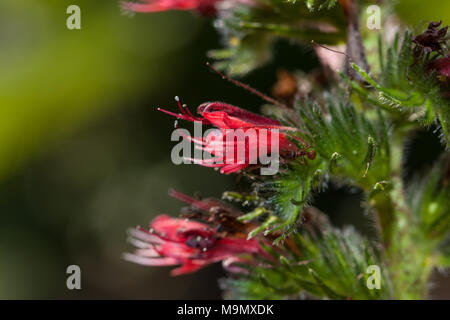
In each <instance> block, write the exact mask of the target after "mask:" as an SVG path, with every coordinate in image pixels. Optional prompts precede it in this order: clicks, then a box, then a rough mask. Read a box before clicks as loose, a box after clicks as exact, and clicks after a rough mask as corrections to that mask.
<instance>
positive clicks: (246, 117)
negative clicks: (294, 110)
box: [159, 97, 315, 174]
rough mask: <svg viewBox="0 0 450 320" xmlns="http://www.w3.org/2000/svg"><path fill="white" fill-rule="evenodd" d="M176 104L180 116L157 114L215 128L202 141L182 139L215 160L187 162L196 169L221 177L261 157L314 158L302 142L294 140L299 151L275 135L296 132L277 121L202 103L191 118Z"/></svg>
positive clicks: (233, 107)
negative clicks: (209, 169)
mask: <svg viewBox="0 0 450 320" xmlns="http://www.w3.org/2000/svg"><path fill="white" fill-rule="evenodd" d="M177 102H178V106H179V109H180V112H181V113H180V114H176V113H173V112H170V111H167V110H163V109H159V110H160V111H162V112H164V113H167V114H169V115H172V116H174V117H177V118H178V119H183V120H188V121H193V122H199V123H201V124H204V125H209V126H213V127H215V128H217V129H214V130H212V131H211V132H210V133H209V134H208V135H207V136H206V138H204V139H201V138H198V137H190V136H189V137H186V138H187V139H189V140H191V141H192V142H194V143H196V144H197V148H199V149H201V150H204V151H206V152H208V153H210V154H212V155H213V156H215V157H214V158H210V159H206V160H200V159H190V160H193V161H194V163H197V164H199V165H202V166H205V167H216V168H217V167H220V172H221V173H222V174H228V173H234V172H238V171H241V170H242V169H245V168H247V167H249V166H252V165H255V164H258V157H259V156H261V155H262V154H270V155H271V157H278V156H280V157H282V158H284V159H292V158H295V157H298V156H303V155H306V156H308V157H309V158H310V159H314V157H315V153H314V151H311V150H310V151H307V150H304V149H306V148H309V146H308V145H307V144H306V142H304V141H303V140H302V139H300V138H298V137H294V139H297V140H299V141H300V143H301V144H302V145H303V147H304V148H303V149H300V148H299V147H298V146H297V145H296V144H295V143H293V142H292V141H291V140H289V139H288V137H287V136H286V134H285V133H282V132H281V133H280V132H279V131H297V130H298V129H296V128H292V127H286V126H282V125H281V124H280V122H279V121H277V120H274V119H271V118H267V117H264V116H261V115H258V114H255V113H252V112H250V111H247V110H244V109H241V108H238V107H235V106H232V105H229V104H226V103H223V102H207V103H203V104H202V105H200V106H199V107H198V109H197V113H198V114H200V115H201V117H195V116H194V115H192V113H191V112H190V111H189V109H188V108H187V107H185V106H182V105H181V103H180V101H179V99H178V97H177ZM239 133H241V135H239ZM239 137H240V138H239ZM235 138H237V139H235ZM230 151H231V152H230Z"/></svg>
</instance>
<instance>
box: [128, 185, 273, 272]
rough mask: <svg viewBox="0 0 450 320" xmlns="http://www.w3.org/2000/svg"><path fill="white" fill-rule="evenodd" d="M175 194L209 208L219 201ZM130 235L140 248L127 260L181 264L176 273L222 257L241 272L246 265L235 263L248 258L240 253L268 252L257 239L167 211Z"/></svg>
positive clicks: (226, 264)
mask: <svg viewBox="0 0 450 320" xmlns="http://www.w3.org/2000/svg"><path fill="white" fill-rule="evenodd" d="M172 195H173V196H174V197H177V198H179V199H182V200H184V201H187V202H188V203H190V204H192V205H193V206H194V207H196V208H197V209H200V210H203V211H209V210H211V209H212V208H213V206H214V205H217V204H218V203H219V202H218V201H216V202H210V201H199V200H196V199H193V198H191V197H189V196H186V195H183V194H180V193H178V192H172ZM131 236H132V239H131V240H130V241H131V242H132V243H133V244H134V245H135V246H136V247H137V248H138V249H136V252H135V253H134V254H126V255H125V256H124V258H125V259H126V260H129V261H132V262H135V263H138V264H143V265H148V266H174V265H181V266H180V267H178V268H176V269H173V270H172V271H171V275H173V276H176V275H181V274H186V273H191V272H194V271H197V270H198V269H200V268H202V267H204V266H206V265H209V264H211V263H214V262H217V261H223V265H224V267H225V268H226V269H227V270H229V271H231V272H242V271H243V269H242V268H239V267H237V266H235V265H234V263H236V262H246V261H248V260H245V259H244V258H241V257H240V255H242V254H259V255H264V256H266V257H267V255H268V254H267V253H266V252H265V251H264V250H262V249H261V247H260V245H259V243H258V241H257V240H254V239H251V240H247V239H246V238H243V237H240V236H238V235H237V234H236V235H231V234H224V233H219V232H218V231H217V230H216V229H215V228H214V227H212V226H211V225H209V224H205V223H201V222H196V221H192V220H188V219H177V218H171V217H169V216H167V215H160V216H158V217H156V218H155V219H154V220H153V222H152V223H151V224H150V229H149V230H145V229H143V228H140V227H138V228H137V229H134V230H132V231H131Z"/></svg>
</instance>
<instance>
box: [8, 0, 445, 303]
mask: <svg viewBox="0 0 450 320" xmlns="http://www.w3.org/2000/svg"><path fill="white" fill-rule="evenodd" d="M405 2H407V3H410V2H411V3H413V2H414V3H415V5H416V7H414V8H410V7H407V9H405V10H404V11H403V12H405V17H406V19H407V20H408V19H409V20H410V21H411V22H413V23H414V22H415V21H416V20H415V19H417V16H415V15H414V14H410V13H411V12H412V13H414V12H418V11H417V10H418V9H417V8H418V7H417V6H419V7H420V6H424V5H423V4H422V2H421V1H406V0H405V1H403V3H405ZM434 2H435V5H433V4H432V3H433V1H427V4H426V6H427V8H429V7H430V6H431V7H432V8H434V11H427V12H428V13H429V12H431V13H430V14H431V15H432V14H433V12H437V13H439V14H441V13H446V14H447V15H448V14H449V12H450V10H448V9H447V10H443V9H442V8H440V7H442V6H445V5H447V6H448V4H445V5H444V4H443V3H442V1H434ZM71 4H77V5H79V6H80V7H81V26H82V29H81V30H68V29H67V28H66V19H67V17H68V15H67V14H66V8H67V7H68V6H69V5H71ZM419 9H420V8H419ZM408 14H410V16H408ZM439 18H440V17H437V18H436V19H439ZM441 18H444V17H441ZM447 21H448V20H447ZM218 47H220V37H219V36H218V34H217V33H216V31H215V30H214V28H213V27H212V21H211V20H208V19H204V18H198V17H195V16H194V15H192V14H190V13H187V12H167V13H160V14H151V15H144V14H140V15H135V16H134V17H129V16H127V15H124V14H122V13H121V10H120V8H119V2H118V1H117V0H97V1H92V0H84V1H81V0H69V1H67V0H58V1H54V0H2V1H1V2H0V298H2V299H31V298H40V299H88V298H91V299H97V298H105V299H112V298H114V299H132V298H136V299H146V298H148V299H156V298H159V299H166V298H201V299H208V298H219V297H220V290H219V288H218V285H217V278H218V277H220V276H222V275H223V273H222V271H221V268H220V266H218V265H216V266H211V267H208V268H207V269H205V270H203V271H201V272H198V273H196V274H193V275H187V276H183V277H176V278H171V277H169V273H168V272H169V268H146V267H142V266H138V265H134V264H131V263H128V262H125V261H123V260H122V259H121V254H122V253H123V252H126V251H129V250H131V246H129V245H128V244H127V243H126V230H127V228H129V227H134V226H135V225H138V224H139V225H147V224H148V222H149V221H150V220H151V219H152V218H153V217H154V216H155V215H157V214H160V213H169V214H172V215H177V212H178V210H179V209H180V207H181V206H182V204H181V203H178V202H176V201H174V200H172V199H170V198H169V197H168V196H167V190H168V189H169V188H171V187H173V188H176V189H177V190H179V191H181V192H184V193H188V194H193V193H195V192H198V193H199V194H201V195H202V196H220V195H221V192H223V191H225V190H229V189H231V188H234V186H235V177H233V176H221V175H219V174H218V173H217V172H214V171H213V170H210V169H207V168H202V167H198V166H193V165H191V166H175V165H173V164H172V163H171V162H170V151H171V148H172V146H173V143H172V142H171V141H170V134H171V132H172V130H173V119H171V118H170V117H168V116H167V115H164V114H162V113H159V112H157V111H156V108H157V107H159V106H164V107H166V108H168V109H175V103H174V100H173V97H174V96H175V95H178V96H180V97H181V99H182V102H183V103H186V104H188V105H189V106H191V110H195V108H196V106H197V105H199V104H200V103H202V102H205V101H210V100H221V101H226V102H228V103H232V104H236V105H239V106H242V107H246V108H248V109H250V110H257V108H258V106H259V105H260V104H261V101H259V100H258V99H257V98H255V97H254V96H251V95H250V94H249V93H247V92H245V91H242V90H241V89H239V88H236V87H233V86H232V85H231V84H229V83H227V82H224V81H223V80H221V79H220V78H218V77H217V76H215V75H214V74H212V73H211V72H210V71H209V70H208V69H207V68H206V67H205V66H204V63H205V61H206V54H205V53H206V51H207V50H208V49H212V48H218ZM276 48H277V51H276V52H277V53H276V54H275V57H274V61H273V62H272V63H271V64H269V65H267V66H266V67H264V68H263V69H260V70H257V71H255V72H253V73H252V74H251V75H249V76H248V77H246V78H245V79H244V81H245V82H247V83H250V84H252V85H253V86H255V87H257V88H258V89H260V90H262V91H264V92H270V87H271V85H272V84H273V83H274V81H275V79H276V77H275V74H276V70H277V67H284V68H288V69H302V70H304V71H309V70H311V69H313V68H314V67H316V66H317V59H316V57H315V56H314V55H313V53H312V51H311V50H310V49H308V48H301V47H297V46H295V45H293V44H290V43H287V42H283V41H280V42H279V43H277V44H276ZM276 66H277V67H276ZM430 139H431V140H432V139H433V138H430ZM438 149H439V145H437V146H436V150H438ZM424 161H425V163H426V161H427V160H426V159H425V160H424ZM360 198H361V194H360V193H359V191H358V190H353V189H351V188H337V187H330V189H329V190H328V191H327V192H326V193H324V194H323V195H320V196H318V197H317V200H316V202H317V205H318V206H319V207H320V208H321V209H323V210H327V209H333V212H332V219H333V221H334V222H335V223H337V224H338V225H339V224H343V223H348V222H354V223H356V224H357V225H358V226H359V228H360V229H361V230H363V231H367V232H369V233H370V232H371V230H370V228H369V227H368V226H369V225H370V224H369V222H368V218H367V217H365V216H364V215H363V214H362V210H361V208H360V207H359V201H354V200H355V199H356V200H358V199H360ZM72 264H76V265H79V266H80V267H81V272H82V280H81V285H82V290H72V291H70V290H68V289H67V288H66V278H67V276H68V275H67V274H66V268H67V266H69V265H72ZM436 279H438V280H437V282H436V283H437V286H436V289H434V291H433V292H435V294H436V296H438V297H447V298H448V297H449V295H448V292H446V290H444V289H445V287H448V282H447V285H445V283H444V282H443V281H444V280H443V278H440V277H439V276H437V278H436ZM447 281H448V280H447ZM443 288H444V289H443Z"/></svg>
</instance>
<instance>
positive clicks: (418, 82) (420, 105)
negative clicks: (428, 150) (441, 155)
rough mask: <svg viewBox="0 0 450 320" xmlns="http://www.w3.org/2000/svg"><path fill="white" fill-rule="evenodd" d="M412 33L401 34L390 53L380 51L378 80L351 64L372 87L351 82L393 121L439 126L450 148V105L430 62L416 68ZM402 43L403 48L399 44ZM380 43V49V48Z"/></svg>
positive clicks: (425, 60)
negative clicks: (431, 70) (429, 64)
mask: <svg viewBox="0 0 450 320" xmlns="http://www.w3.org/2000/svg"><path fill="white" fill-rule="evenodd" d="M411 39H412V32H410V31H406V32H405V33H404V35H403V37H402V39H400V36H399V34H397V35H396V37H395V40H394V42H393V44H392V46H390V47H389V48H388V49H387V50H383V49H382V48H380V66H381V72H380V75H379V77H378V78H379V79H377V80H375V79H374V77H373V76H371V75H369V74H368V73H367V72H366V71H365V70H363V69H361V68H360V67H359V66H357V65H355V64H352V67H353V69H354V70H355V71H356V72H357V73H358V74H359V75H360V76H361V78H362V79H363V80H364V81H366V82H367V83H368V84H369V85H370V86H371V87H370V88H367V87H364V86H363V85H362V84H360V83H358V82H356V81H351V87H352V88H353V89H354V90H355V91H356V92H357V93H358V94H360V95H361V96H362V97H363V98H365V99H366V100H367V101H368V102H370V103H372V104H373V105H375V106H377V107H381V108H382V109H384V110H386V111H388V112H389V113H390V114H391V116H392V118H393V121H394V122H396V123H397V124H399V125H405V124H407V123H410V122H413V121H419V123H420V124H422V125H425V126H428V125H430V124H432V123H433V122H436V123H437V124H438V125H440V128H441V138H442V141H443V143H444V144H445V145H446V146H447V148H448V147H450V121H449V120H450V103H449V100H448V99H446V98H444V97H443V92H442V89H441V88H440V84H439V82H438V81H437V80H436V74H435V73H433V72H430V71H428V70H427V66H428V61H429V59H427V58H426V57H422V58H421V59H420V60H419V61H418V63H416V65H414V62H415V60H414V54H413V43H412V41H411ZM400 42H401V44H400ZM381 43H382V42H381V41H380V46H381Z"/></svg>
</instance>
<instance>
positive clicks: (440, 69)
mask: <svg viewBox="0 0 450 320" xmlns="http://www.w3.org/2000/svg"><path fill="white" fill-rule="evenodd" d="M428 69H429V70H433V71H436V72H437V74H438V75H439V76H443V77H446V78H450V55H447V56H445V57H443V58H439V59H436V60H433V61H431V62H430V64H429V65H428Z"/></svg>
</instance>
